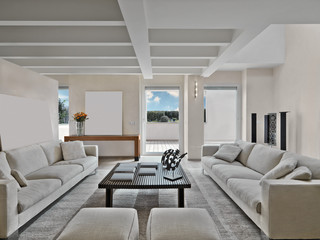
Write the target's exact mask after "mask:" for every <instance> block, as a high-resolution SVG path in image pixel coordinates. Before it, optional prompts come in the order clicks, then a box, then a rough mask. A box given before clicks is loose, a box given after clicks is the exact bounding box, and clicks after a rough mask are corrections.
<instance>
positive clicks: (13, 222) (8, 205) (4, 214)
mask: <svg viewBox="0 0 320 240" xmlns="http://www.w3.org/2000/svg"><path fill="white" fill-rule="evenodd" d="M18 226H19V221H18V190H17V182H16V181H15V180H0V238H7V237H9V236H10V235H11V234H12V233H14V232H15V231H16V230H17V229H18Z"/></svg>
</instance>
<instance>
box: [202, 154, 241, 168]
mask: <svg viewBox="0 0 320 240" xmlns="http://www.w3.org/2000/svg"><path fill="white" fill-rule="evenodd" d="M201 163H202V164H203V165H205V166H206V167H208V168H210V169H211V168H212V166H213V165H217V164H225V165H234V166H242V164H241V163H239V162H236V161H234V162H232V163H230V162H227V161H224V160H222V159H218V158H215V157H212V156H205V157H202V158H201Z"/></svg>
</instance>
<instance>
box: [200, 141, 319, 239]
mask: <svg viewBox="0 0 320 240" xmlns="http://www.w3.org/2000/svg"><path fill="white" fill-rule="evenodd" d="M236 144H237V145H238V146H239V147H240V148H241V149H242V151H241V152H240V154H239V155H238V157H237V158H236V161H234V162H231V163H230V162H227V161H224V160H221V159H217V158H215V157H213V154H214V153H216V152H217V151H218V149H219V146H214V145H204V146H202V157H201V163H202V167H203V169H204V171H205V173H206V174H207V175H209V176H210V177H211V178H212V179H213V180H214V181H215V182H216V183H217V184H218V185H219V186H220V187H221V188H222V189H223V190H224V191H225V192H226V193H227V194H228V195H229V197H230V198H231V199H232V200H233V201H234V202H235V203H236V204H237V205H238V206H239V207H240V208H241V209H242V210H243V211H244V212H245V213H246V214H247V215H248V216H249V217H250V218H251V220H252V221H253V222H254V223H255V224H256V225H257V226H258V227H259V228H260V229H261V230H262V231H263V232H264V233H265V234H266V235H267V236H268V237H269V238H270V239H319V238H320V160H318V159H313V158H309V157H306V156H301V155H298V154H294V153H290V152H284V151H280V150H278V149H275V148H271V147H268V146H265V145H261V144H254V143H248V142H244V141H237V142H236ZM288 158H294V159H297V160H298V164H297V167H299V166H306V167H307V168H309V169H310V170H311V172H312V179H311V180H309V181H301V180H287V179H283V178H282V179H267V180H264V181H261V185H260V184H259V182H260V179H261V178H262V177H263V176H264V175H265V174H266V173H267V172H269V171H270V170H271V169H273V168H274V167H275V166H277V165H278V164H279V162H280V161H281V160H284V159H288Z"/></svg>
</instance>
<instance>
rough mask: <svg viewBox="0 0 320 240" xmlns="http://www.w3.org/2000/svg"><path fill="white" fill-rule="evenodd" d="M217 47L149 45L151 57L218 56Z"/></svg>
mask: <svg viewBox="0 0 320 240" xmlns="http://www.w3.org/2000/svg"><path fill="white" fill-rule="evenodd" d="M218 52H219V48H218V47H151V56H152V57H168V58H170V57H186V58H188V57H191V58H192V57H206V58H212V57H213V58H214V57H217V56H218Z"/></svg>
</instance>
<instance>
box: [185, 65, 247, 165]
mask: <svg viewBox="0 0 320 240" xmlns="http://www.w3.org/2000/svg"><path fill="white" fill-rule="evenodd" d="M195 80H197V82H198V97H197V98H196V99H195V98H194V81H195ZM241 82H242V74H241V72H237V71H235V72H224V71H218V72H215V73H214V74H212V75H211V76H210V77H208V78H203V77H200V76H189V80H188V85H189V88H188V93H189V94H188V105H189V108H188V135H189V138H188V150H189V152H188V158H189V159H200V157H201V145H202V144H203V143H204V124H203V121H204V114H203V88H204V86H238V87H239V88H240V89H239V90H240V94H241ZM240 97H241V96H240ZM240 99H241V98H240Z"/></svg>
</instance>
